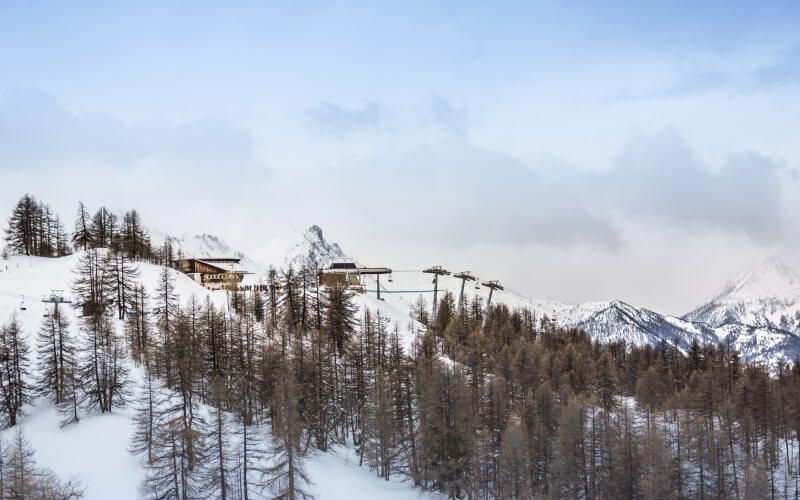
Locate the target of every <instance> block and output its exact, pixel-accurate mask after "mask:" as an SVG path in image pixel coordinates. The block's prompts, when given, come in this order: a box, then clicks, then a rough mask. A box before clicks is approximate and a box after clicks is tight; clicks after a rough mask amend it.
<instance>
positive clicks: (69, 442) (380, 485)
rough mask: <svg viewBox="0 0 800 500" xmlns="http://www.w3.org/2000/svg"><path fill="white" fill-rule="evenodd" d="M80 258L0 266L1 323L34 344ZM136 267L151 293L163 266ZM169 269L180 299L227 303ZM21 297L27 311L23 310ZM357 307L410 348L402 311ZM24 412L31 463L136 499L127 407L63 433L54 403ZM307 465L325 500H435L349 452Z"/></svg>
mask: <svg viewBox="0 0 800 500" xmlns="http://www.w3.org/2000/svg"><path fill="white" fill-rule="evenodd" d="M218 248H219V247H218ZM79 258H80V254H77V255H72V256H69V257H63V258H58V259H48V258H41V257H21V256H19V257H12V258H11V259H10V260H8V261H0V323H5V322H7V321H9V320H10V318H11V317H12V315H15V314H16V316H17V318H18V321H19V323H20V325H21V327H22V329H23V333H24V335H25V338H26V340H27V342H28V343H29V345H31V347H33V344H34V338H35V335H36V332H37V331H38V329H39V326H40V324H41V321H42V317H43V314H44V312H45V304H43V303H42V302H41V298H42V296H45V295H49V294H50V292H51V290H64V296H65V298H70V297H71V293H70V288H71V283H72V281H73V280H74V274H73V269H74V268H75V267H76V264H77V262H78V259H79ZM137 265H138V267H139V270H140V273H141V277H140V281H141V283H142V284H143V285H144V286H145V288H146V289H147V290H149V291H150V292H151V293H152V291H154V290H155V289H156V286H157V280H158V276H159V274H160V273H161V272H162V270H163V268H162V267H160V266H155V265H151V264H145V263H139V264H137ZM170 272H171V273H173V275H174V277H175V280H176V291H177V292H178V293H179V295H180V298H181V301H182V302H184V303H185V302H186V301H187V300H189V298H190V297H191V295H192V294H194V295H196V296H198V297H199V298H200V299H201V300H205V298H206V297H210V298H211V300H212V302H214V303H215V304H216V305H217V306H219V307H222V306H224V305H225V304H226V302H227V301H226V294H225V292H223V291H210V290H207V289H205V288H203V287H202V286H200V285H198V284H197V283H195V282H194V281H193V280H191V279H190V278H188V277H187V276H185V275H183V274H181V273H178V272H176V271H174V270H170ZM22 296H24V303H25V309H24V310H22V309H21V307H20V306H21V305H22V302H23V298H22ZM358 303H359V305H361V306H362V308H363V307H369V308H370V309H372V310H380V312H381V315H382V316H383V317H385V318H387V319H388V321H389V322H390V323H391V324H392V325H394V324H397V325H398V330H399V332H400V337H401V342H402V343H403V344H404V346H406V347H408V346H410V344H411V342H412V340H413V335H414V334H415V332H416V331H417V330H418V329H419V325H415V324H414V322H413V321H411V320H410V318H408V316H407V314H406V313H405V311H403V310H399V309H397V308H395V307H393V306H392V305H390V304H386V303H383V302H380V301H377V300H376V299H374V298H372V297H369V296H360V297H359V298H358ZM61 307H62V309H61V311H62V312H63V313H64V314H65V315H66V316H68V317H69V319H70V323H71V329H72V332H73V334H75V335H77V333H78V318H77V317H76V314H75V312H74V311H73V309H72V308H71V307H69V306H68V305H66V304H65V305H62V306H61ZM118 331H120V332H121V329H118ZM31 354H32V355H33V358H34V359H33V360H32V361H33V363H32V366H33V367H35V350H34V349H32V352H31ZM132 375H133V378H134V380H136V379H138V378H139V377H140V376H141V369H133V371H132ZM25 413H26V415H25V416H24V417H23V418H22V419H21V421H20V424H19V425H20V426H21V427H22V428H23V429H24V431H25V433H26V437H27V438H28V439H29V440H30V442H31V444H32V446H33V448H34V449H35V452H36V454H35V457H34V458H35V459H36V460H37V462H38V463H39V465H41V466H43V467H47V468H50V469H52V470H53V471H54V472H56V474H58V475H59V476H61V477H63V478H66V477H70V476H78V477H80V479H81V480H82V482H83V483H84V485H85V486H86V488H87V490H86V498H87V499H90V500H91V499H98V500H100V499H102V500H105V499H110V498H114V499H135V498H139V496H140V495H139V493H138V486H139V483H140V482H141V480H142V479H143V478H144V474H145V469H144V468H143V467H142V464H141V460H140V457H136V456H132V455H131V454H130V453H129V452H128V447H129V444H130V438H131V435H132V433H133V423H132V416H133V410H132V408H130V407H128V408H121V409H117V410H115V411H114V412H113V413H112V414H105V415H83V417H82V419H81V421H80V422H79V423H78V424H74V425H70V426H68V427H65V428H61V426H60V423H59V421H60V418H59V416H58V414H57V412H56V410H55V409H54V408H53V407H52V405H50V404H49V403H46V402H44V401H42V400H37V401H35V402H34V403H33V404H32V405H27V406H26V408H25ZM12 432H13V430H6V431H2V432H0V438H3V439H6V440H9V439H10V437H11V433H12ZM306 466H307V470H308V472H309V474H310V476H311V479H312V481H313V482H314V486H313V488H312V492H313V493H314V494H315V496H316V498H319V499H322V500H324V499H340V498H353V499H372V498H390V499H397V500H412V499H418V498H439V497H437V496H435V495H431V494H427V493H424V492H421V491H420V490H418V489H415V488H414V487H413V486H412V485H411V484H409V483H407V482H402V481H400V480H399V479H397V478H393V479H392V480H391V481H384V480H383V479H380V478H378V477H377V476H375V475H374V474H373V473H371V472H370V471H369V469H368V468H363V467H359V465H358V457H357V455H356V454H355V453H354V452H353V451H352V450H348V449H346V448H336V449H334V450H332V451H331V452H328V453H320V454H316V455H312V456H310V457H309V458H308V459H307V461H306Z"/></svg>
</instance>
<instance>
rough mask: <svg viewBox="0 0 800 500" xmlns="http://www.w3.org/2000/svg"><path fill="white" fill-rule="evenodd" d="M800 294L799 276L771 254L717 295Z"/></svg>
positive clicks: (782, 295) (776, 256)
mask: <svg viewBox="0 0 800 500" xmlns="http://www.w3.org/2000/svg"><path fill="white" fill-rule="evenodd" d="M787 295H789V296H798V295H800V277H799V276H798V274H797V271H795V270H794V269H793V268H792V267H790V266H789V265H787V264H786V262H785V261H784V260H783V259H782V258H781V257H779V256H778V255H773V256H771V257H769V258H768V259H766V260H764V261H763V262H761V263H760V264H758V265H757V266H755V267H753V268H752V269H750V270H749V271H747V272H745V273H743V274H741V275H740V276H739V277H738V278H737V279H736V280H734V281H733V282H731V283H730V284H729V285H728V286H727V287H725V289H723V290H722V292H721V293H720V294H719V295H718V296H717V299H719V298H721V297H726V296H737V297H742V298H745V297H746V298H763V297H770V298H771V297H785V296H787Z"/></svg>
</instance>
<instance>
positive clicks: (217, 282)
mask: <svg viewBox="0 0 800 500" xmlns="http://www.w3.org/2000/svg"><path fill="white" fill-rule="evenodd" d="M173 263H174V265H175V269H177V270H178V271H180V272H182V273H184V274H186V275H187V276H189V277H190V278H192V279H193V280H195V281H196V282H197V283H199V284H201V285H203V286H204V287H206V288H208V289H209V290H235V289H236V288H237V287H238V286H239V284H240V283H241V282H242V280H243V279H244V276H245V275H246V274H249V273H248V272H247V271H245V270H244V269H243V268H242V266H241V259H238V258H235V257H231V258H227V257H203V258H199V259H178V260H176V261H174V262H173Z"/></svg>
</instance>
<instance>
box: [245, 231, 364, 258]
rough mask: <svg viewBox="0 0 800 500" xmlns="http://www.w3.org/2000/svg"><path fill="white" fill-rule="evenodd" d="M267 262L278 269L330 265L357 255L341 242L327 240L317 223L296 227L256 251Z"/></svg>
mask: <svg viewBox="0 0 800 500" xmlns="http://www.w3.org/2000/svg"><path fill="white" fill-rule="evenodd" d="M253 258H254V259H255V260H256V261H258V262H260V263H262V264H263V265H265V266H273V267H275V268H276V269H285V268H288V267H290V266H292V267H294V268H299V267H302V266H303V265H305V266H308V267H317V266H327V265H329V264H330V263H331V262H341V261H348V262H352V261H353V259H352V258H350V257H348V256H347V255H345V254H344V252H342V249H341V247H340V246H339V245H338V244H337V243H333V242H330V241H327V240H326V239H325V237H324V236H323V234H322V229H321V228H320V227H319V226H317V225H313V226H311V227H309V228H308V229H306V230H305V231H294V232H291V233H288V234H284V235H280V236H278V237H275V238H273V239H271V240H270V241H269V242H267V243H266V244H264V245H263V246H262V247H260V248H259V249H258V250H256V252H255V253H254V254H253Z"/></svg>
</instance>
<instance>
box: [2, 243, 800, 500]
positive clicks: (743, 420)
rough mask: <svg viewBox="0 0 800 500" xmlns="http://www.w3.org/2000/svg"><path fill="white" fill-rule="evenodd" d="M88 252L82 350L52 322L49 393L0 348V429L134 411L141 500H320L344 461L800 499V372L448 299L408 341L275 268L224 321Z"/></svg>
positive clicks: (14, 354)
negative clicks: (26, 418) (319, 457)
mask: <svg viewBox="0 0 800 500" xmlns="http://www.w3.org/2000/svg"><path fill="white" fill-rule="evenodd" d="M112 234H113V231H112ZM112 241H113V236H112V237H110V239H108V240H106V245H112ZM86 248H87V251H86V252H84V253H83V255H82V256H81V258H80V259H79V262H78V266H77V269H76V279H75V283H74V287H73V296H74V297H76V298H77V300H76V304H75V305H76V306H77V307H79V308H80V313H81V314H82V316H81V318H80V319H79V325H78V326H79V328H78V331H79V333H78V335H72V334H71V333H70V332H71V330H70V328H69V324H68V322H67V318H66V316H64V315H51V316H50V317H48V318H45V319H44V320H43V324H42V326H41V328H40V331H39V334H38V336H37V342H36V349H37V351H38V366H37V369H36V373H37V374H38V376H37V377H31V376H30V374H29V372H30V366H29V362H27V361H26V359H27V357H28V356H27V353H26V351H25V347H24V346H23V345H22V343H21V342H20V340H19V339H20V333H19V327H18V325H17V326H14V321H13V319H12V321H11V323H10V324H9V325H8V326H6V327H4V328H3V330H2V335H1V336H0V349H2V352H3V355H2V356H0V374H2V379H0V382H2V383H1V384H0V389H2V397H3V404H2V415H3V418H4V419H5V423H6V425H14V423H16V422H17V421H18V418H19V416H20V414H21V411H22V410H23V409H24V403H25V402H27V401H29V400H30V398H31V397H32V396H33V395H35V394H40V395H44V396H46V397H48V398H49V399H50V400H51V401H52V402H53V403H54V404H55V405H56V406H57V407H58V409H59V411H60V412H61V414H62V416H63V423H64V425H70V424H71V423H73V422H75V421H77V420H79V419H80V418H82V415H85V414H86V413H87V412H91V413H104V412H111V411H115V409H117V408H120V407H123V406H132V407H134V408H135V427H136V431H135V435H134V438H133V441H132V442H131V446H130V449H131V452H132V453H134V454H135V455H137V456H139V457H141V459H142V461H143V464H144V465H145V467H146V469H147V474H146V478H145V480H144V481H143V483H142V485H141V491H140V493H141V495H142V496H143V497H145V498H181V499H188V498H200V497H213V498H224V499H250V498H262V497H265V496H274V497H278V498H291V499H294V498H308V497H310V493H311V491H312V487H313V485H312V484H311V482H310V478H309V476H308V475H307V473H306V472H305V468H304V462H305V460H306V459H307V457H308V455H309V453H313V452H314V451H315V450H318V451H323V452H324V451H327V450H329V449H330V448H331V447H333V446H336V445H346V446H350V447H352V448H354V449H355V450H356V451H357V453H358V457H359V462H360V464H361V465H362V466H363V467H367V468H369V469H370V470H371V471H373V472H374V473H375V474H376V475H378V476H379V477H381V478H384V479H389V478H392V477H405V478H407V479H408V481H410V482H412V483H413V484H415V485H416V486H418V487H420V488H422V489H425V490H429V491H435V492H439V493H441V494H444V495H446V496H448V497H450V498H483V499H488V498H515V499H517V498H518V499H523V498H578V499H583V498H586V499H592V498H648V499H649V498H676V499H679V498H701V499H718V498H736V499H737V500H738V499H751V498H790V497H794V498H797V497H798V494H799V493H800V398H798V397H797V396H798V394H800V362H798V361H795V362H794V363H792V364H790V365H785V366H784V365H781V366H779V367H778V369H777V371H776V372H775V373H771V372H770V371H769V370H768V369H767V368H766V367H763V366H759V365H753V364H750V365H748V364H743V363H742V362H741V360H740V358H739V356H738V354H737V353H736V352H735V351H734V350H733V349H731V348H730V347H729V346H726V345H700V344H698V343H697V342H695V343H694V344H692V346H691V348H690V349H689V350H688V352H683V351H681V350H679V349H678V348H676V347H675V346H673V345H671V344H670V343H668V342H667V341H666V340H664V341H662V342H661V343H660V344H659V345H656V346H645V347H637V346H632V345H626V344H625V343H623V342H618V343H611V344H600V343H597V342H593V341H592V340H591V338H590V337H589V336H588V335H587V334H586V333H585V332H583V331H581V330H577V329H562V328H558V327H557V326H556V325H555V324H554V323H553V322H552V321H550V320H549V319H548V318H547V317H540V316H537V314H536V313H535V312H534V311H532V310H530V309H526V308H518V309H510V308H508V307H506V306H505V305H503V304H497V305H493V306H492V307H491V308H490V309H488V310H486V309H485V307H484V305H483V303H482V302H481V300H480V299H479V298H478V297H473V298H472V299H471V300H467V301H465V302H464V303H463V304H457V303H456V301H455V300H454V297H453V295H452V294H450V293H445V294H444V296H443V297H442V299H441V301H440V302H439V304H438V306H437V308H436V310H437V313H436V315H435V316H434V315H433V314H432V313H431V307H430V306H431V305H430V304H428V303H426V301H425V300H424V299H422V298H420V300H418V301H417V303H416V304H415V305H414V307H413V308H412V315H413V319H414V321H413V322H411V327H410V328H411V329H412V331H402V330H401V329H400V327H399V326H398V325H397V324H392V323H391V322H390V321H389V320H388V319H387V318H386V317H384V316H383V315H382V313H381V312H380V310H379V309H378V310H369V308H367V309H362V308H359V307H358V306H357V305H356V300H355V296H354V292H353V291H352V290H351V289H349V288H347V287H346V286H345V285H344V284H343V283H331V284H329V285H328V286H321V285H320V283H319V279H318V276H317V272H316V269H312V268H301V269H291V268H289V269H285V270H275V269H270V271H269V272H268V274H267V276H266V277H265V279H264V286H262V287H259V288H258V289H255V290H249V291H241V290H240V291H232V292H228V293H227V294H226V295H225V297H226V299H225V304H218V303H215V302H214V301H212V299H211V297H210V296H208V295H207V296H206V297H205V298H203V299H200V298H197V297H196V296H191V297H183V299H182V300H181V298H180V297H179V296H178V293H177V285H176V276H177V273H176V271H174V270H171V269H168V268H164V269H163V270H162V271H161V273H160V275H159V280H158V283H157V286H156V287H155V289H153V290H146V289H145V288H144V287H143V286H142V284H141V283H140V282H139V280H138V271H137V266H136V265H135V262H134V260H135V259H134V258H133V257H131V255H130V254H129V253H128V252H127V251H126V250H125V247H124V246H121V245H118V246H116V247H114V246H113V245H112V246H111V247H110V248H105V247H99V246H95V247H93V246H91V245H90V244H88V243H87V246H86ZM87 304H88V307H87ZM407 338H413V341H411V342H410V344H411V346H410V348H409V349H406V348H404V344H406V343H407V342H408V341H405V340H404V339H407ZM15 339H16V340H15ZM130 363H133V364H134V365H136V366H137V367H139V369H141V373H143V375H142V376H141V377H138V380H137V381H134V379H133V378H132V377H131V374H130V367H129V364H130Z"/></svg>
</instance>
